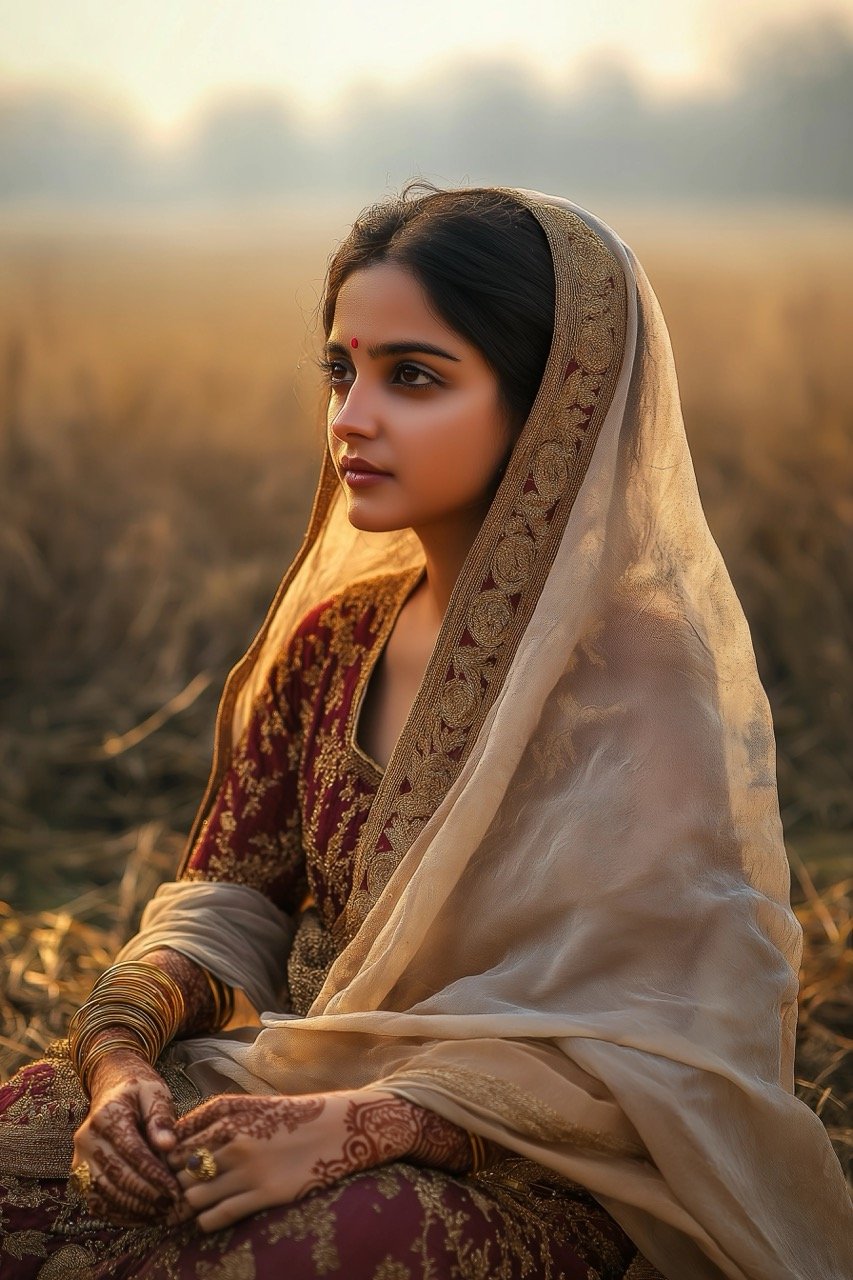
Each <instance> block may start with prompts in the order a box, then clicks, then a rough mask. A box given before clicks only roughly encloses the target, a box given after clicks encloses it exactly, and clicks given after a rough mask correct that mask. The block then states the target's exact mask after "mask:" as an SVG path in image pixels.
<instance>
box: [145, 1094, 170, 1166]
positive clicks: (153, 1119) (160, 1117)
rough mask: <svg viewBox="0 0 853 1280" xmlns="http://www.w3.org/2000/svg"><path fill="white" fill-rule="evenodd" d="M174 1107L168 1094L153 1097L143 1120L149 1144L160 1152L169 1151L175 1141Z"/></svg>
mask: <svg viewBox="0 0 853 1280" xmlns="http://www.w3.org/2000/svg"><path fill="white" fill-rule="evenodd" d="M175 1123H176V1120H175V1109H174V1106H173V1105H172V1099H171V1097H170V1096H168V1097H167V1096H164V1095H163V1094H160V1095H158V1096H157V1097H155V1098H154V1101H153V1102H152V1104H151V1106H150V1108H149V1110H148V1116H147V1118H146V1121H145V1134H146V1137H147V1138H148V1141H149V1143H150V1144H151V1146H152V1147H153V1148H154V1149H155V1150H158V1151H160V1152H166V1151H170V1150H171V1149H172V1148H173V1147H174V1146H175V1144H176V1142H177V1137H176V1135H175Z"/></svg>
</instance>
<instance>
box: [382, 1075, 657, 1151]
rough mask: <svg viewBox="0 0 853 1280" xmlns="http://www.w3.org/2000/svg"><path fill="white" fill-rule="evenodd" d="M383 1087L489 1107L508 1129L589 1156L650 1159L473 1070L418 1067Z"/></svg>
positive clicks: (633, 1146)
mask: <svg viewBox="0 0 853 1280" xmlns="http://www.w3.org/2000/svg"><path fill="white" fill-rule="evenodd" d="M383 1084H387V1085H388V1088H389V1089H393V1088H394V1085H395V1084H399V1085H401V1086H402V1085H406V1084H415V1085H417V1084H424V1085H427V1086H428V1087H432V1088H438V1089H439V1091H440V1092H441V1093H443V1094H445V1095H446V1096H448V1097H451V1098H453V1099H458V1100H460V1101H462V1102H467V1103H471V1104H472V1105H474V1106H477V1107H487V1108H488V1109H489V1110H490V1111H493V1112H494V1113H495V1114H496V1115H497V1116H499V1117H500V1119H501V1122H502V1123H503V1124H505V1125H506V1127H507V1129H509V1130H511V1131H512V1132H514V1133H520V1134H523V1135H524V1136H525V1137H528V1138H536V1139H538V1141H540V1142H570V1143H571V1144H572V1146H575V1147H578V1148H582V1149H583V1150H585V1151H600V1152H602V1153H603V1154H605V1155H623V1156H630V1157H632V1158H636V1157H638V1156H645V1155H646V1151H645V1148H644V1147H642V1146H640V1145H639V1144H637V1143H635V1142H629V1141H628V1140H627V1139H625V1138H616V1137H614V1136H613V1134H610V1133H602V1132H601V1131H600V1130H597V1129H588V1128H585V1127H584V1126H583V1125H579V1124H575V1123H574V1122H573V1121H572V1120H567V1119H566V1118H565V1116H561V1115H560V1114H559V1112H557V1111H555V1110H554V1108H553V1107H551V1106H549V1105H548V1103H547V1102H543V1101H542V1099H541V1098H537V1097H535V1096H534V1095H533V1094H531V1093H527V1092H526V1091H525V1090H524V1089H522V1088H520V1087H519V1085H517V1084H514V1083H513V1082H512V1081H511V1080H504V1079H502V1078H501V1077H499V1076H493V1075H489V1074H487V1073H485V1072H479V1071H471V1070H470V1069H469V1068H467V1067H441V1068H439V1067H415V1068H414V1069H413V1070H412V1071H407V1072H406V1073H405V1076H391V1077H389V1078H388V1080H387V1081H383Z"/></svg>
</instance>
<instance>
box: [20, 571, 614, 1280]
mask: <svg viewBox="0 0 853 1280" xmlns="http://www.w3.org/2000/svg"><path fill="white" fill-rule="evenodd" d="M418 576H419V575H418V572H417V571H408V572H406V573H403V574H394V575H387V576H383V577H379V578H373V579H371V580H370V581H369V582H363V583H358V584H356V585H355V586H353V587H350V588H348V589H347V590H346V591H345V592H343V593H341V594H340V595H339V596H336V597H335V598H334V599H332V600H331V601H328V602H326V603H325V604H323V605H320V606H318V607H317V608H316V609H314V610H312V612H311V613H310V614H308V615H307V617H306V618H305V619H304V620H303V621H302V623H301V624H300V626H299V628H298V629H297V631H296V633H295V635H294V637H293V639H292V640H291V641H290V643H289V644H288V646H287V649H286V651H285V652H284V653H283V654H282V655H281V657H280V659H279V660H278V661H277V662H276V664H275V665H274V667H273V669H272V671H271V673H270V677H269V679H268V681H267V683H266V685H265V687H264V689H263V690H262V692H261V693H260V694H259V696H258V698H257V699H256V702H255V704H254V707H253V710H252V715H251V717H250V721H249V724H248V725H247V728H246V731H245V733H244V735H243V738H242V740H241V742H240V744H239V746H238V749H237V750H236V752H235V754H234V757H233V760H232V762H231V764H230V767H229V769H228V772H227V774H226V776H225V777H224V779H223V781H222V784H221V786H220V788H219V792H218V794H217V796H216V800H215V803H214V806H213V808H212V810H211V813H210V815H209V817H208V819H207V821H206V823H205V825H204V827H203V829H202V831H201V833H200V835H199V838H198V840H197V841H196V844H195V847H194V849H193V852H192V857H191V858H190V861H189V863H188V866H187V869H186V871H185V873H184V875H185V878H188V879H196V880H205V879H209V880H220V881H221V880H226V881H231V882H234V883H239V884H245V885H250V886H251V887H253V888H255V889H258V890H259V891H260V892H261V893H263V894H265V895H267V896H268V897H269V898H270V899H271V900H272V901H273V902H274V903H275V904H276V905H277V906H279V907H280V908H281V909H282V910H284V911H287V912H289V913H293V914H296V913H298V912H299V911H300V908H302V907H303V906H304V905H305V903H306V900H308V901H311V900H313V905H311V906H310V907H309V909H308V910H305V911H303V912H302V915H301V923H300V926H299V929H298V931H297V935H296V939H295V942H294V947H293V951H292V953H291V956H290V960H289V963H288V973H287V985H288V989H289V998H290V1001H291V1004H292V1008H293V1010H294V1011H295V1012H297V1013H300V1014H305V1013H307V1011H308V1008H309V1007H310V1005H311V1003H312V1001H313V999H314V996H315V995H316V993H317V991H319V989H320V986H321V985H322V982H323V979H324V977H325V974H326V972H327V970H328V967H329V965H330V964H331V962H332V960H333V959H334V956H335V951H336V947H335V942H334V940H333V933H332V929H333V926H334V923H335V921H336V920H337V918H338V916H339V915H340V913H341V911H342V910H343V907H344V905H345V903H346V901H347V898H348V896H349V894H350V891H351V888H352V874H353V857H354V853H355V848H356V843H357V840H358V835H359V832H360V830H361V827H362V824H363V823H364V821H365V819H366V817H367V814H368V812H369V810H370V805H371V803H372V800H373V797H374V796H375V794H376V790H377V788H378V786H379V783H380V781H381V777H382V770H381V768H380V766H379V765H378V764H377V763H376V762H375V761H374V760H371V759H370V757H369V756H368V755H367V753H366V752H365V751H364V750H363V749H362V748H361V747H360V746H359V744H358V741H357V731H358V714H359V710H360V707H361V704H362V702H363V699H364V693H365V689H366V688H367V684H368V682H369V680H370V676H371V674H372V672H373V670H374V668H375V666H376V663H377V661H378V660H379V658H380V656H381V653H382V650H383V647H384V645H385V642H386V640H387V638H388V636H389V635H390V633H391V630H392V628H393V626H394V622H395V620H396V618H397V615H398V613H399V611H400V609H401V608H402V606H403V604H404V602H405V600H406V598H407V596H408V595H409V593H410V592H411V590H412V588H413V586H414V584H415V582H416V580H417V577H418ZM283 976H284V975H283ZM162 1069H163V1071H164V1074H165V1075H166V1078H167V1079H168V1080H169V1083H170V1086H171V1087H172V1089H173V1093H174V1094H175V1096H176V1104H177V1106H178V1108H179V1110H181V1111H184V1110H186V1109H188V1107H190V1106H192V1105H193V1104H194V1103H195V1102H196V1101H198V1098H197V1097H194V1096H193V1093H192V1087H191V1086H189V1083H188V1081H187V1080H186V1079H185V1078H184V1077H182V1076H181V1073H180V1071H179V1070H177V1069H176V1068H175V1067H174V1065H173V1064H170V1063H169V1061H168V1053H167V1054H166V1055H165V1060H164V1062H163V1063H162ZM85 1108H86V1102H85V1098H84V1097H83V1096H82V1094H81V1092H80V1090H79V1087H78V1086H77V1083H76V1078H75V1077H74V1074H73V1072H72V1070H71V1068H70V1066H69V1064H68V1062H67V1058H64V1057H63V1056H62V1054H61V1052H60V1056H59V1057H57V1058H53V1059H50V1058H49V1059H45V1060H43V1061H42V1062H40V1063H35V1064H34V1065H32V1066H30V1067H27V1068H25V1069H24V1070H23V1071H21V1072H19V1073H18V1075H17V1076H16V1077H15V1078H14V1079H13V1080H12V1081H11V1082H10V1083H9V1084H8V1085H7V1086H5V1087H4V1088H3V1089H0V1215H2V1216H1V1217H0V1232H2V1235H0V1271H2V1275H3V1278H4V1280H6V1277H7V1276H8V1277H9V1280H13V1278H15V1277H19V1278H20V1280H23V1278H24V1277H40V1278H41V1280H60V1278H63V1277H69V1278H72V1277H78V1278H79V1280H83V1278H84V1277H92V1278H93V1280H95V1278H97V1280H101V1278H106V1277H107V1276H109V1277H130V1276H138V1277H147V1278H149V1280H166V1277H169V1278H170V1280H266V1278H267V1277H269V1278H270V1280H273V1278H275V1280H279V1278H280V1277H282V1276H286V1277H287V1278H288V1280H301V1278H302V1277H305V1278H306V1280H307V1278H308V1277H313V1276H328V1277H340V1278H343V1277H345V1278H346V1280H425V1278H426V1277H429V1280H445V1278H448V1280H449V1278H450V1277H454V1278H456V1277H458V1278H459V1280H463V1278H466V1280H467V1278H468V1277H470V1278H471V1280H475V1278H476V1280H493V1278H497V1277H501V1278H503V1280H516V1278H518V1280H521V1278H522V1277H524V1278H525V1280H538V1278H539V1277H547V1278H548V1280H562V1278H565V1280H621V1277H622V1276H623V1275H624V1273H625V1271H626V1270H627V1268H628V1265H629V1263H630V1261H631V1259H632V1258H633V1257H634V1255H635V1253H636V1250H635V1248H634V1246H633V1244H632V1243H631V1241H630V1240H629V1239H628V1237H627V1236H626V1235H625V1233H624V1232H623V1231H622V1229H621V1228H620V1227H619V1226H618V1224H617V1223H616V1222H615V1221H614V1220H613V1219H612V1218H611V1217H610V1216H609V1215H608V1214H607V1213H606V1212H605V1210H604V1209H603V1208H602V1207H601V1206H600V1205H599V1204H598V1203H597V1201H596V1200H595V1199H594V1198H593V1197H592V1196H591V1195H590V1194H589V1193H588V1192H587V1191H586V1190H585V1189H584V1188H582V1187H579V1186H577V1185H575V1184H574V1183H571V1182H568V1181H567V1180H566V1179H564V1178H561V1177H559V1176H558V1175H556V1174H553V1173H551V1172H549V1171H548V1170H546V1169H543V1168H542V1167H540V1166H538V1165H536V1164H534V1163H533V1162H531V1161H528V1160H523V1159H520V1158H518V1157H515V1156H512V1155H511V1154H510V1153H507V1156H506V1158H505V1159H504V1160H503V1161H500V1162H498V1163H497V1165H496V1166H494V1167H493V1168H491V1169H489V1170H486V1171H484V1172H482V1173H481V1174H479V1175H477V1176H476V1177H462V1176H454V1175H450V1174H446V1173H443V1172H441V1171H438V1170H427V1169H420V1168H417V1167H415V1166H413V1165H410V1164H407V1163H405V1162H402V1161H400V1162H397V1163H395V1164H392V1165H387V1166H385V1167H383V1168H380V1169H375V1170H371V1171H368V1172H365V1173H360V1174H355V1175H353V1176H351V1177H349V1178H346V1179H344V1180H343V1181H342V1182H340V1183H338V1184H336V1185H335V1186H332V1187H330V1188H327V1189H326V1190H324V1191H319V1192H315V1193H313V1194H311V1195H309V1196H308V1197H306V1198H305V1199H304V1200H302V1201H300V1202H298V1203H297V1204H295V1205H289V1206H284V1207H282V1208H278V1209H273V1210H267V1211H265V1212H263V1213H260V1214H256V1215H254V1216H252V1217H250V1218H247V1219H245V1220H244V1221H242V1222H241V1223H238V1224H237V1226H235V1227H233V1228H231V1229H229V1230H227V1231H220V1232H215V1233H213V1234H212V1235H210V1236H205V1235H203V1234H202V1233H200V1232H198V1231H197V1229H196V1228H195V1225H194V1224H188V1225H184V1226H182V1227H180V1228H176V1229H173V1230H164V1229H163V1228H161V1227H158V1226H151V1227H144V1228H119V1227H114V1226H111V1225H110V1224H108V1223H105V1222H99V1221H97V1220H95V1219H93V1218H91V1217H90V1216H88V1215H87V1214H86V1213H83V1212H81V1210H80V1208H79V1204H78V1203H76V1202H75V1201H74V1199H73V1197H71V1198H69V1196H68V1195H67V1186H66V1182H65V1180H64V1178H63V1179H60V1178H57V1177H56V1174H57V1172H58V1170H57V1167H56V1166H57V1161H58V1160H59V1161H61V1160H62V1159H64V1160H65V1161H66V1164H65V1168H67V1160H68V1155H69V1145H68V1144H69V1138H70V1134H71V1133H72V1132H73V1130H74V1128H76V1126H77V1125H78V1124H79V1123H80V1122H81V1120H82V1119H83V1116H84V1115H85ZM5 1170H9V1172H4V1171H5ZM33 1175H35V1176H33Z"/></svg>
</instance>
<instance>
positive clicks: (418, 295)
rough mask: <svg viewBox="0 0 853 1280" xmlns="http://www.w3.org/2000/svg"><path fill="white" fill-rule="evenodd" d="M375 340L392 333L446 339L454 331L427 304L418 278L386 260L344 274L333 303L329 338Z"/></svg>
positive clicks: (398, 335)
mask: <svg viewBox="0 0 853 1280" xmlns="http://www.w3.org/2000/svg"><path fill="white" fill-rule="evenodd" d="M352 336H357V337H358V339H359V341H360V342H361V341H364V342H379V341H382V340H390V339H393V338H395V337H406V338H414V337H418V338H422V339H424V340H427V341H429V340H432V341H437V340H438V339H439V338H440V339H441V340H442V341H444V342H445V343H447V341H448V339H449V338H451V337H453V338H455V340H456V342H457V343H458V342H460V341H461V339H460V338H459V335H458V334H454V331H453V330H452V329H450V328H449V327H448V326H447V325H446V324H445V322H444V321H443V320H440V319H439V318H438V316H436V315H435V313H434V312H433V311H432V309H431V308H430V304H429V299H428V298H427V295H426V293H425V292H424V290H423V287H422V286H421V284H420V282H419V281H418V280H417V279H416V278H415V277H414V276H413V275H412V273H411V272H410V271H407V270H405V268H403V267H399V266H397V265H396V264H394V263H390V262H378V263H375V264H374V265H373V266H369V267H362V268H361V269H360V270H358V271H354V272H353V273H352V275H350V276H347V278H346V280H345V281H344V283H343V284H342V285H341V289H340V292H339V294H338V298H337V302H336V304H335V318H334V322H333V324H332V331H331V333H330V335H329V337H330V340H331V341H333V342H334V341H337V342H340V343H342V344H346V343H347V342H348V341H349V339H350V337H352Z"/></svg>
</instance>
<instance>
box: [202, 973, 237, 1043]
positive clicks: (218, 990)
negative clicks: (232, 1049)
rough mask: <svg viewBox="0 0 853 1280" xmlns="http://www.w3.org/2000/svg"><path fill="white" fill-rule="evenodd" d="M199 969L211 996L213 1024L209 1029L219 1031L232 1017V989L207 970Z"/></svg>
mask: <svg viewBox="0 0 853 1280" xmlns="http://www.w3.org/2000/svg"><path fill="white" fill-rule="evenodd" d="M199 967H200V968H201V971H202V973H203V974H204V976H205V978H206V979H207V985H208V986H209V987H210V994H211V995H212V996H213V1024H212V1028H211V1029H212V1030H213V1031H219V1030H220V1028H222V1027H224V1026H226V1025H227V1023H229V1022H230V1021H231V1019H232V1017H233V1016H234V988H233V987H229V986H228V984H227V983H225V982H223V981H222V979H221V978H217V977H215V976H214V974H212V973H210V972H209V970H207V969H205V968H203V967H201V966H199Z"/></svg>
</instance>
